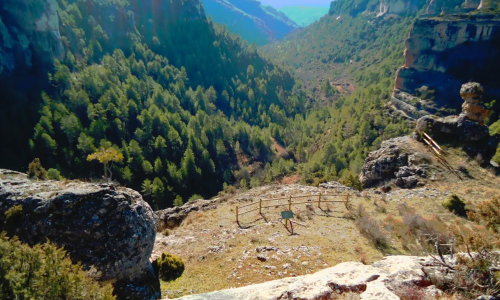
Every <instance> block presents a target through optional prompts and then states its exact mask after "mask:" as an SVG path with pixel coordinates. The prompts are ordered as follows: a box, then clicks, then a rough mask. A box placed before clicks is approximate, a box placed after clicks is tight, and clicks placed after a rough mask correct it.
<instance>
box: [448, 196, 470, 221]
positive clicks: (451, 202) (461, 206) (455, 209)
mask: <svg viewBox="0 0 500 300" xmlns="http://www.w3.org/2000/svg"><path fill="white" fill-rule="evenodd" d="M465 206H466V204H465V202H464V201H463V200H462V199H460V197H458V196H457V195H451V196H450V197H448V198H447V199H446V200H444V202H443V207H444V208H446V209H448V210H449V211H450V212H452V213H454V214H456V215H457V216H461V217H467V210H466V209H465Z"/></svg>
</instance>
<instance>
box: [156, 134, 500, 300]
mask: <svg viewBox="0 0 500 300" xmlns="http://www.w3.org/2000/svg"><path fill="white" fill-rule="evenodd" d="M388 144H389V145H397V146H398V147H400V148H401V149H403V148H404V151H406V154H407V155H408V156H411V157H412V158H414V159H415V160H413V163H415V164H419V166H420V167H425V168H426V175H427V176H426V178H422V179H420V180H421V182H422V183H423V184H425V186H423V187H417V188H414V189H399V188H398V187H397V186H396V185H394V186H392V190H390V191H387V190H386V191H387V193H384V192H382V191H381V189H367V190H365V191H363V192H362V193H359V194H358V193H353V192H352V191H350V190H349V189H347V190H345V191H342V190H340V191H339V190H337V189H336V188H337V187H341V185H339V184H338V183H335V184H331V185H329V184H325V185H321V186H320V187H310V186H301V185H268V186H265V187H260V188H256V189H251V190H249V191H241V192H238V193H235V194H221V195H219V196H218V197H215V198H213V200H212V201H210V202H209V204H208V206H207V207H206V208H199V209H189V208H190V207H191V206H190V204H186V205H185V207H183V208H181V209H180V210H179V211H185V212H187V216H186V218H185V219H184V221H182V222H181V223H180V225H179V226H178V227H177V226H172V227H170V229H169V230H167V231H164V233H165V234H163V233H158V235H157V240H156V245H155V249H154V251H153V258H155V257H157V256H158V255H159V254H160V253H161V252H163V251H168V252H171V253H174V254H176V255H179V256H181V257H182V258H183V260H184V261H185V262H186V271H185V273H184V274H183V276H182V277H180V278H179V279H177V280H175V281H173V282H163V283H162V287H163V289H162V290H163V291H165V292H164V296H168V297H169V298H175V297H179V296H183V295H189V294H198V293H206V292H210V291H214V290H221V289H228V288H238V287H243V286H248V285H251V284H258V283H262V282H266V281H269V280H278V279H285V280H292V281H295V279H294V278H287V277H296V276H298V278H297V280H298V281H299V282H300V278H301V277H300V276H303V275H306V276H307V275H308V274H313V273H316V272H319V271H321V270H323V269H325V268H329V267H333V266H336V265H337V264H340V263H342V262H349V261H361V262H362V263H363V264H368V265H369V264H371V263H374V262H377V261H379V260H381V259H382V257H383V256H385V255H390V256H392V255H396V254H399V255H428V253H429V252H431V253H433V251H434V250H433V249H432V245H430V246H428V245H427V244H426V242H425V241H426V240H425V235H426V234H427V237H428V235H429V234H431V233H437V232H439V230H440V228H441V229H442V228H443V227H444V225H445V224H450V223H452V222H453V221H456V220H457V216H455V215H454V214H453V213H451V212H449V211H448V210H447V209H446V208H444V207H443V205H442V203H443V202H444V201H445V200H446V199H448V198H449V197H450V196H451V195H452V194H456V195H457V196H458V197H459V198H460V199H462V200H463V201H464V202H466V203H468V207H472V205H476V204H478V203H481V202H482V201H484V200H490V199H491V198H492V197H494V196H495V195H498V193H499V192H500V190H499V186H500V185H499V183H500V181H499V177H498V176H495V174H494V173H493V172H490V171H489V170H486V169H483V168H482V167H481V166H479V165H478V163H477V162H476V161H475V160H471V159H470V158H469V157H468V155H467V154H466V153H464V152H463V151H462V150H461V149H459V148H455V147H454V146H453V145H447V144H443V145H442V146H443V148H444V150H445V151H446V153H447V159H448V161H449V162H450V163H451V165H452V166H453V167H454V168H455V169H460V170H461V171H460V172H461V174H462V177H463V180H460V179H459V178H458V177H457V176H456V175H455V174H454V173H453V172H451V171H450V170H449V169H448V168H447V167H445V166H443V165H442V164H441V163H440V161H439V159H438V158H437V157H435V156H433V155H432V154H431V153H429V150H428V148H427V147H426V146H425V145H424V144H423V143H419V142H417V141H415V140H412V139H411V138H409V137H404V138H398V139H394V140H391V141H389V142H388ZM388 149H390V147H388ZM382 160H383V157H382V156H381V161H382ZM466 174H467V175H466ZM328 186H332V188H331V189H328V188H327V187H328ZM319 193H322V194H323V195H324V194H339V196H338V197H337V198H336V199H335V200H343V199H345V196H340V195H345V194H346V193H350V194H351V195H352V196H353V197H352V198H351V199H352V202H351V207H352V210H351V211H350V212H349V211H347V210H346V208H345V206H344V204H343V203H329V204H326V203H324V204H323V203H322V204H321V205H322V209H320V208H318V197H317V196H305V197H303V198H297V199H294V200H293V201H294V202H307V203H303V204H297V205H293V206H292V210H293V211H294V213H295V221H296V222H297V223H296V224H294V232H295V233H296V234H295V235H292V234H291V232H290V231H289V229H290V226H288V230H287V229H286V228H285V224H284V221H283V220H281V219H280V212H281V211H282V210H283V207H278V206H276V207H275V206H273V204H286V203H287V200H282V201H277V202H271V203H269V202H264V203H266V204H267V203H269V205H266V206H271V207H270V208H263V209H262V215H259V211H254V212H250V213H248V214H244V215H242V216H241V217H240V225H241V227H239V226H238V224H237V223H236V222H235V213H236V206H239V212H240V213H242V212H244V211H247V210H249V209H251V208H253V207H258V203H259V200H260V199H271V198H283V197H285V198H286V197H288V196H289V195H293V196H300V195H317V194H319ZM322 199H323V200H325V199H327V198H326V197H322ZM330 199H331V198H330ZM251 203H254V206H253V207H251V208H249V207H244V206H245V205H248V204H251ZM192 206H195V204H193V205H192ZM210 207H216V209H210ZM360 207H362V208H360ZM176 214H179V213H175V212H171V213H170V214H169V215H167V216H165V215H163V217H164V218H165V220H167V219H168V218H169V217H172V218H174V217H175V215H176ZM357 214H361V215H362V216H363V218H362V219H361V220H362V221H361V222H358V221H356V217H355V215H357ZM459 220H462V221H464V222H465V220H463V219H459ZM467 222H468V221H467ZM468 224H469V222H468ZM419 226H420V227H419ZM425 226H429V227H425ZM345 265H347V264H345ZM376 265H377V264H376ZM321 272H323V271H321ZM325 272H327V271H325ZM332 276H333V275H332ZM310 277H314V276H310ZM207 278H210V280H207ZM309 282H310V283H311V284H312V286H308V288H307V290H308V291H311V292H312V291H313V290H314V288H313V286H314V287H320V286H321V285H315V284H313V282H312V281H309ZM314 282H317V281H314ZM319 282H321V281H319ZM269 284H272V283H269ZM427 284H429V283H427ZM264 286H265V285H264ZM264 286H263V287H264ZM290 286H291V285H289V289H288V290H289V291H291V290H293V289H292V288H290ZM254 290H257V289H254ZM322 290H323V289H322ZM323 291H324V292H325V293H327V292H328V291H330V290H329V289H328V288H326V286H325V289H324V290H323ZM364 291H365V290H364V289H361V290H360V291H357V292H364ZM393 291H394V290H393ZM235 292H237V291H235ZM293 292H294V293H295V292H296V291H295V290H293ZM330 292H331V291H330ZM353 292H356V291H353ZM256 293H258V291H256ZM272 293H273V292H272V291H269V294H270V295H273V294H272ZM222 294H223V293H218V294H215V295H213V296H219V295H222ZM294 295H301V294H300V293H299V292H298V291H297V294H294ZM308 295H309V294H308ZM210 296H211V295H206V296H205V295H200V296H199V298H200V299H216V298H215V297H214V298H210ZM276 297H277V298H279V295H278V296H276ZM256 298H258V296H256ZM301 298H304V299H316V298H308V297H307V296H306V295H303V296H302V297H301ZM187 299H190V298H187ZM194 299H197V298H196V297H194ZM354 299H357V298H354ZM388 299H392V298H388ZM430 299H433V298H430Z"/></svg>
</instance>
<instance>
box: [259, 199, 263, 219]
mask: <svg viewBox="0 0 500 300" xmlns="http://www.w3.org/2000/svg"><path fill="white" fill-rule="evenodd" d="M259 214H260V215H262V199H260V201H259Z"/></svg>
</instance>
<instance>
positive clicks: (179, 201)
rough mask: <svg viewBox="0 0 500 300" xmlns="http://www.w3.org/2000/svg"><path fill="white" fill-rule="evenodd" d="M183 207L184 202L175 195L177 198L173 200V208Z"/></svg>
mask: <svg viewBox="0 0 500 300" xmlns="http://www.w3.org/2000/svg"><path fill="white" fill-rule="evenodd" d="M182 205H184V200H182V197H181V196H179V195H177V197H175V200H174V206H176V207H180V206H182Z"/></svg>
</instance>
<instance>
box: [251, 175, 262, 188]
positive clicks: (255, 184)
mask: <svg viewBox="0 0 500 300" xmlns="http://www.w3.org/2000/svg"><path fill="white" fill-rule="evenodd" d="M259 186H260V179H259V178H258V177H257V176H254V177H252V179H251V180H250V187H251V188H256V187H259Z"/></svg>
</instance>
